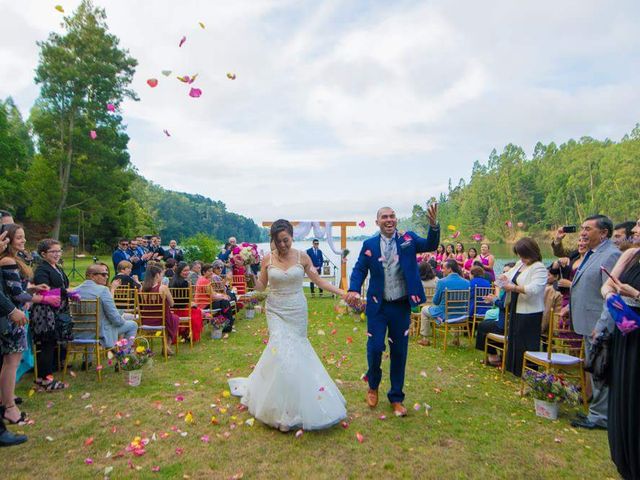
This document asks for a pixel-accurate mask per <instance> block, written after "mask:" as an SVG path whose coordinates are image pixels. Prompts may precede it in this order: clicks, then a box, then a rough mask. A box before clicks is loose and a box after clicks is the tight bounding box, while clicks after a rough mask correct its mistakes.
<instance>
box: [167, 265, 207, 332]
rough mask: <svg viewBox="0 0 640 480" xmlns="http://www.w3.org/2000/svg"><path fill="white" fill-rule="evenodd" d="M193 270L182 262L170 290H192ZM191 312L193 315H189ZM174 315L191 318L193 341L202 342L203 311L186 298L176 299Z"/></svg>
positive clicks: (170, 284) (177, 268)
mask: <svg viewBox="0 0 640 480" xmlns="http://www.w3.org/2000/svg"><path fill="white" fill-rule="evenodd" d="M190 273H191V269H190V267H189V264H187V263H185V262H180V263H179V264H178V266H177V267H176V274H175V275H174V276H173V278H172V279H171V282H170V283H169V288H188V289H190V288H191V282H190V281H189V274H190ZM189 311H191V315H189ZM173 313H175V314H176V315H177V316H178V317H183V318H184V317H189V318H191V331H192V332H193V341H194V342H199V341H200V334H201V333H202V310H201V309H200V308H199V307H197V306H196V305H190V304H189V301H188V300H187V299H186V298H185V297H177V296H176V297H174V304H173Z"/></svg>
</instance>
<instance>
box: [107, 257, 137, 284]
mask: <svg viewBox="0 0 640 480" xmlns="http://www.w3.org/2000/svg"><path fill="white" fill-rule="evenodd" d="M132 268H133V265H132V264H131V262H128V261H127V260H123V261H121V262H120V263H119V264H118V268H117V275H116V276H115V277H113V284H115V286H116V288H117V287H119V286H123V287H129V288H137V289H140V288H141V287H142V285H141V284H140V283H139V282H137V281H136V280H135V279H134V278H133V277H132V276H131V270H132ZM101 285H102V284H101Z"/></svg>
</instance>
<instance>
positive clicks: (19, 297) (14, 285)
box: [0, 223, 59, 425]
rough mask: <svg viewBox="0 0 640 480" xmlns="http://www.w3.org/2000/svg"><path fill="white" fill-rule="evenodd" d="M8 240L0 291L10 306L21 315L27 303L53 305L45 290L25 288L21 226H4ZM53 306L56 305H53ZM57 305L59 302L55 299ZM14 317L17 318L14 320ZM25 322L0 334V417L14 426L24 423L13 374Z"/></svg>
mask: <svg viewBox="0 0 640 480" xmlns="http://www.w3.org/2000/svg"><path fill="white" fill-rule="evenodd" d="M4 231H5V232H7V235H6V238H7V239H8V240H9V242H8V244H7V246H6V248H5V249H4V250H3V251H2V252H1V253H0V271H1V272H2V284H0V291H2V292H6V293H7V295H8V297H9V299H10V300H11V302H12V303H13V306H14V307H15V308H16V309H18V310H21V311H24V310H25V309H26V308H25V305H26V304H27V303H42V304H48V303H50V302H53V301H54V299H53V297H43V296H42V295H41V294H39V293H33V294H32V293H30V292H37V291H40V290H46V288H44V287H43V286H37V287H36V286H30V285H28V283H29V279H31V277H32V276H33V271H32V270H31V268H30V267H29V266H28V265H26V264H25V263H24V262H23V261H22V260H21V259H20V258H19V257H18V252H19V251H22V250H24V247H25V244H26V241H27V239H26V236H25V233H24V229H23V228H22V226H20V225H18V224H15V223H14V224H7V227H5V228H4ZM54 304H55V303H54ZM58 304H59V298H58ZM16 317H20V316H19V315H18V316H15V315H14V318H16ZM25 324H26V322H23V321H22V320H21V319H20V318H19V319H18V322H13V321H11V322H8V323H7V326H6V327H5V328H3V329H2V331H0V353H1V354H2V370H0V399H1V400H2V403H3V405H2V408H1V409H0V415H1V416H2V419H1V420H0V422H2V421H7V422H9V423H11V424H13V425H16V424H22V423H24V422H25V421H26V420H27V415H26V413H25V412H21V411H20V408H19V407H18V406H17V405H16V402H15V398H16V395H15V386H16V372H17V371H18V365H20V360H21V359H22V353H23V352H24V351H25V350H27V332H26V328H25Z"/></svg>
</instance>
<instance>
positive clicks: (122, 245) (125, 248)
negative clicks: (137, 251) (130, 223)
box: [111, 238, 131, 270]
mask: <svg viewBox="0 0 640 480" xmlns="http://www.w3.org/2000/svg"><path fill="white" fill-rule="evenodd" d="M111 259H112V260H113V268H114V269H116V270H117V269H118V264H119V263H120V262H121V261H123V260H126V261H127V262H129V261H131V255H129V240H127V239H126V238H121V239H120V240H119V241H118V248H116V249H115V250H114V251H113V255H111Z"/></svg>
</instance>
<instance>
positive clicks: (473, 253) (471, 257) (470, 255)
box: [462, 247, 478, 278]
mask: <svg viewBox="0 0 640 480" xmlns="http://www.w3.org/2000/svg"><path fill="white" fill-rule="evenodd" d="M476 260H478V250H476V249H475V247H471V248H470V249H469V250H468V251H467V259H466V260H465V261H464V265H463V268H462V273H463V274H464V278H469V272H470V271H471V267H473V262H474V261H476Z"/></svg>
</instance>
